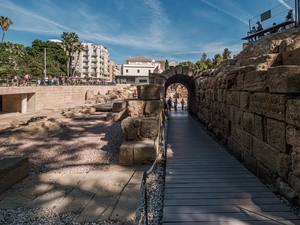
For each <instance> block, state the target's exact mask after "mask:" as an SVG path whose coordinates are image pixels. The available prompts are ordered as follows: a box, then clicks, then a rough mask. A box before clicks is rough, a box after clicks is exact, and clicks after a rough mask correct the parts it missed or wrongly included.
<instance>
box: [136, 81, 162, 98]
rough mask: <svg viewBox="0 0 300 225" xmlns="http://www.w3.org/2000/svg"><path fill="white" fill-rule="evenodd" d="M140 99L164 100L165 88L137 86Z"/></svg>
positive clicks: (159, 86)
mask: <svg viewBox="0 0 300 225" xmlns="http://www.w3.org/2000/svg"><path fill="white" fill-rule="evenodd" d="M137 92H138V98H139V99H143V100H160V99H163V95H164V86H161V85H156V84H149V85H139V86H137Z"/></svg>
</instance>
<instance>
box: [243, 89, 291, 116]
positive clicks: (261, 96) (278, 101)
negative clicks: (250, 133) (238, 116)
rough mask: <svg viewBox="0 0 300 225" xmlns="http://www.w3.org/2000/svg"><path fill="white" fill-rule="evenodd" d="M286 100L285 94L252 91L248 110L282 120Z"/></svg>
mask: <svg viewBox="0 0 300 225" xmlns="http://www.w3.org/2000/svg"><path fill="white" fill-rule="evenodd" d="M287 100H288V96H286V95H279V94H278V95H275V94H268V93H254V94H252V95H251V97H250V105H249V110H250V111H251V112H252V113H257V114H260V115H264V116H267V117H270V118H274V119H278V120H282V121H284V120H285V108H286V107H285V104H286V101H287Z"/></svg>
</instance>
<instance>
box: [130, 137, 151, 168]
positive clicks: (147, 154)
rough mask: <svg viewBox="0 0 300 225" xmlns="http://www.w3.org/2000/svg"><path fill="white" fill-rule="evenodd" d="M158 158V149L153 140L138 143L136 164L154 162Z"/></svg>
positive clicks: (135, 156)
mask: <svg viewBox="0 0 300 225" xmlns="http://www.w3.org/2000/svg"><path fill="white" fill-rule="evenodd" d="M155 158H156V148H155V145H154V141H153V140H146V141H138V142H136V144H135V146H134V161H135V164H144V163H147V162H148V163H149V162H153V161H154V160H155Z"/></svg>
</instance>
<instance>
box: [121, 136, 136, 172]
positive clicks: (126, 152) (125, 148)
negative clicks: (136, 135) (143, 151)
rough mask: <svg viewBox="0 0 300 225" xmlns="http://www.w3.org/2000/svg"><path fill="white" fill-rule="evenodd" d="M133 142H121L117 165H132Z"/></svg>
mask: <svg viewBox="0 0 300 225" xmlns="http://www.w3.org/2000/svg"><path fill="white" fill-rule="evenodd" d="M135 143H136V142H135V141H123V143H122V145H121V146H120V153H119V164H120V165H123V166H131V165H134V151H133V149H134V146H135Z"/></svg>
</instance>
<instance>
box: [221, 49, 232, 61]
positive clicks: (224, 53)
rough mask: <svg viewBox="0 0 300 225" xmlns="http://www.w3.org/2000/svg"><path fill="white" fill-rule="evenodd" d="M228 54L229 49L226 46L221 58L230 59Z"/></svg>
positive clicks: (229, 52)
mask: <svg viewBox="0 0 300 225" xmlns="http://www.w3.org/2000/svg"><path fill="white" fill-rule="evenodd" d="M230 54H231V51H229V49H228V48H225V49H224V52H223V53H222V57H223V60H227V59H230V58H231V55H230Z"/></svg>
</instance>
